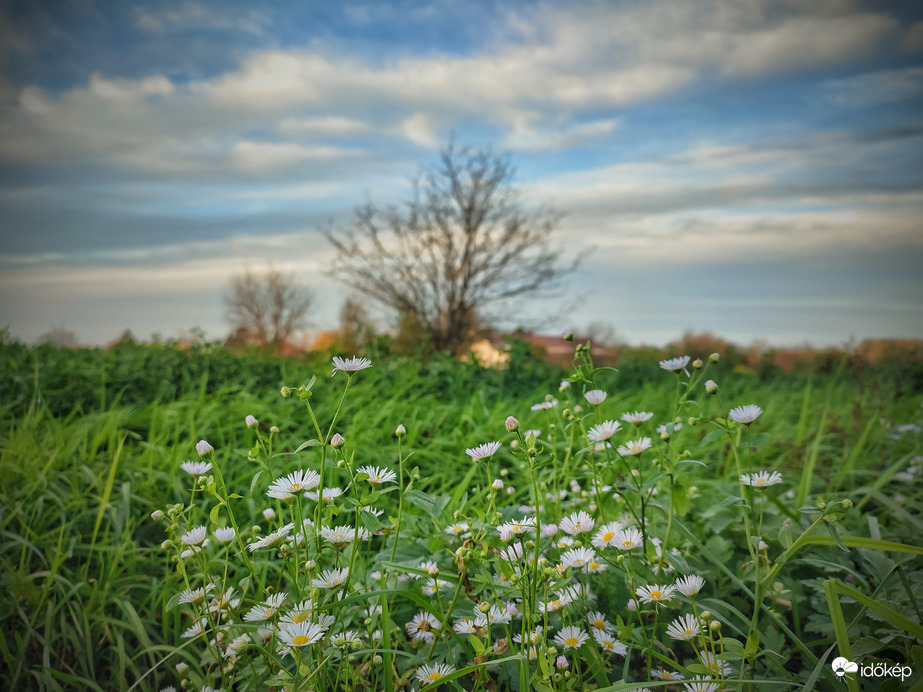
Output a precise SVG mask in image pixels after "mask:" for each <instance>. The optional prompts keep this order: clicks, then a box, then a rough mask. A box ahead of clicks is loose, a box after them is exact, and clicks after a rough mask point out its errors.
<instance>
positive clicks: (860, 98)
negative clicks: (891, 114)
mask: <svg viewBox="0 0 923 692" xmlns="http://www.w3.org/2000/svg"><path fill="white" fill-rule="evenodd" d="M821 89H822V91H823V94H824V97H825V98H826V99H827V100H828V101H830V102H831V103H834V104H836V105H838V106H844V107H847V108H865V107H869V106H878V105H881V104H885V103H895V102H899V101H904V100H906V99H910V98H913V97H915V96H919V95H920V94H921V93H923V67H908V68H906V69H902V70H882V71H879V72H868V73H866V74H862V75H858V76H856V77H849V78H847V79H835V80H831V81H829V82H826V83H825V84H824V85H823V86H822V87H821Z"/></svg>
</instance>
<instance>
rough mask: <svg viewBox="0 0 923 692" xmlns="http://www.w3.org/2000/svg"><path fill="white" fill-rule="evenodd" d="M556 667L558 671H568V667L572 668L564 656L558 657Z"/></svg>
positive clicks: (555, 662)
mask: <svg viewBox="0 0 923 692" xmlns="http://www.w3.org/2000/svg"><path fill="white" fill-rule="evenodd" d="M554 666H555V668H557V669H558V670H564V669H566V668H567V667H568V666H570V663H568V661H567V657H566V656H563V655H562V656H558V657H557V658H556V659H555V661H554Z"/></svg>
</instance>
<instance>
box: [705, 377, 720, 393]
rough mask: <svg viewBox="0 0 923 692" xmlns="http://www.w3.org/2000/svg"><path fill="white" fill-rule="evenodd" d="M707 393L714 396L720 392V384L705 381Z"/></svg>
mask: <svg viewBox="0 0 923 692" xmlns="http://www.w3.org/2000/svg"><path fill="white" fill-rule="evenodd" d="M705 391H706V392H708V393H709V394H714V393H715V392H717V391H718V383H717V382H715V381H714V380H706V381H705Z"/></svg>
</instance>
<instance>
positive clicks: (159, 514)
mask: <svg viewBox="0 0 923 692" xmlns="http://www.w3.org/2000/svg"><path fill="white" fill-rule="evenodd" d="M151 519H153V520H154V521H160V520H161V519H163V510H162V509H155V510H154V511H153V512H151Z"/></svg>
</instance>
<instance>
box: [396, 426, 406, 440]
mask: <svg viewBox="0 0 923 692" xmlns="http://www.w3.org/2000/svg"><path fill="white" fill-rule="evenodd" d="M394 434H395V436H397V437H403V436H404V435H406V434H407V428H405V427H404V426H403V425H399V426H397V429H396V430H395V431H394Z"/></svg>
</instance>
